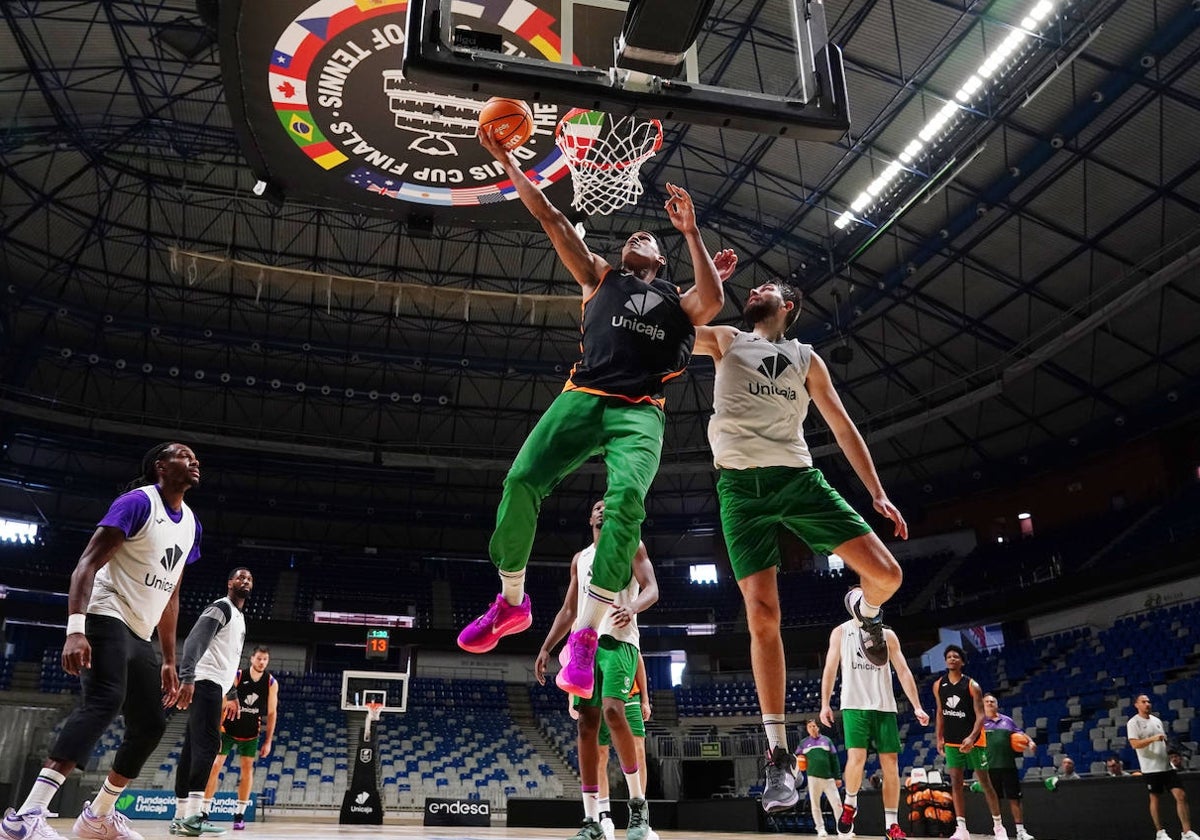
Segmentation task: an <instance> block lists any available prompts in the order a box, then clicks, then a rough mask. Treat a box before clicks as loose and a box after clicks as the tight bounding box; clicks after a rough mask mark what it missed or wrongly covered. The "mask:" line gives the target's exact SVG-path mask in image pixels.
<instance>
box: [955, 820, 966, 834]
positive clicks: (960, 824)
mask: <svg viewBox="0 0 1200 840" xmlns="http://www.w3.org/2000/svg"><path fill="white" fill-rule="evenodd" d="M954 821H955V822H956V823H958V827H959V828H961V829H962V830H963V831H966V830H967V818H966V817H955V819H954Z"/></svg>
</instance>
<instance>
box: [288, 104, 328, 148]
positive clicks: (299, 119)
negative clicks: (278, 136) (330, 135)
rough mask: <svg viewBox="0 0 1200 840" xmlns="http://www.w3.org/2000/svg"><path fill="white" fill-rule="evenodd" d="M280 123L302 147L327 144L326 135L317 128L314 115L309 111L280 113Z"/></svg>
mask: <svg viewBox="0 0 1200 840" xmlns="http://www.w3.org/2000/svg"><path fill="white" fill-rule="evenodd" d="M279 121H280V122H282V123H283V127H284V128H285V129H287V133H288V134H289V135H291V137H292V139H293V140H294V141H296V142H297V143H299V144H300V145H301V146H307V145H308V144H310V143H324V142H325V135H324V134H322V133H321V129H319V128H317V126H316V124H315V123H314V122H313V118H312V114H310V113H309V112H308V111H280V112H279Z"/></svg>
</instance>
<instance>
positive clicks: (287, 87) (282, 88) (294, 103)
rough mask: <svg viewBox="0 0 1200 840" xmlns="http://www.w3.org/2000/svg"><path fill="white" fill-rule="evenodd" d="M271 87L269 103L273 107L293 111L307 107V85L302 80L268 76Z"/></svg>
mask: <svg viewBox="0 0 1200 840" xmlns="http://www.w3.org/2000/svg"><path fill="white" fill-rule="evenodd" d="M268 75H269V77H270V85H271V101H272V102H274V103H275V107H276V108H279V107H283V108H288V109H291V110H295V109H296V108H297V107H306V106H307V105H308V85H307V84H306V83H305V81H304V79H296V78H292V77H291V76H283V75H273V74H268Z"/></svg>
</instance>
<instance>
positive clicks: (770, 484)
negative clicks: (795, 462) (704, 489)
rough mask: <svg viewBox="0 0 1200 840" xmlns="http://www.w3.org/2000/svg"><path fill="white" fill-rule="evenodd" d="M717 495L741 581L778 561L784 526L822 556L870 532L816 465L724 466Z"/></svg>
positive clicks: (722, 526) (727, 540) (735, 570)
mask: <svg viewBox="0 0 1200 840" xmlns="http://www.w3.org/2000/svg"><path fill="white" fill-rule="evenodd" d="M717 497H718V498H719V499H720V500H721V529H722V530H723V531H724V532H725V545H726V546H727V547H728V548H729V562H730V564H731V565H732V566H733V574H734V577H735V578H737V579H738V580H741V579H742V578H745V577H749V576H750V575H752V574H754V573H756V572H761V571H762V570H764V569H769V568H771V567H772V566H778V565H779V561H780V554H779V540H778V529H779V526H780V525H782V526H783V527H785V528H787V529H788V530H789V531H791V532H792V533H793V534H795V535H796V536H797V537H799V538H800V539H802V540H804V542H806V543H807V544H808V547H809V548H811V549H812V550H813V551H816V552H819V553H821V554H829V553H830V552H832V551H833V550H834V549H835V548H837V547H838V546H839V545H842V544H843V543H846V542H849V541H850V540H852V539H854V538H856V537H861V536H863V535H864V534H869V533H871V526H870V525H868V524H867V523H866V520H864V519H863V518H862V517H861V516H859V515H858V514H857V513H856V512H855V510H854V508H852V507H850V505H849V504H847V503H846V500H845V499H843V498H842V497H841V496H840V495H839V494H838V492H837V491H836V490H834V489H833V488H832V487H830V486H829V484H828V483H827V482H826V481H825V477H824V476H823V475H821V471H820V470H818V469H814V468H812V467H808V468H802V467H760V468H758V469H750V470H721V474H720V477H719V478H718V479H717Z"/></svg>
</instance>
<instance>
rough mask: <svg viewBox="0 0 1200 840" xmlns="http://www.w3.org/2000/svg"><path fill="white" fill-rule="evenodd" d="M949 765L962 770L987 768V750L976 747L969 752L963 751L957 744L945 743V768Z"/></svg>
mask: <svg viewBox="0 0 1200 840" xmlns="http://www.w3.org/2000/svg"><path fill="white" fill-rule="evenodd" d="M951 767H955V768H960V769H962V770H987V769H988V759H987V750H986V749H984V748H983V747H976V748H975V749H973V750H971V751H970V752H969V753H964V752H962V751H961V750H960V749H959V748H958V746H957V745H953V746H952V745H950V744H946V768H947V769H949V768H951Z"/></svg>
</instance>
